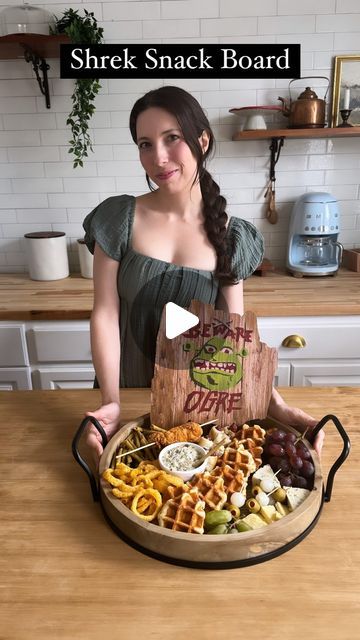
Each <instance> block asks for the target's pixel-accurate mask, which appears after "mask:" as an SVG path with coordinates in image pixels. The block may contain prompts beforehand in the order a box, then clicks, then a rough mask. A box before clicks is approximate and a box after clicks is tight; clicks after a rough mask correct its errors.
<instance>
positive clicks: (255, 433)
mask: <svg viewBox="0 0 360 640" xmlns="http://www.w3.org/2000/svg"><path fill="white" fill-rule="evenodd" d="M265 435H266V431H265V429H263V428H262V427H260V425H259V424H251V425H250V424H243V426H242V427H240V429H239V431H237V432H236V434H235V437H236V438H238V439H239V440H245V439H246V438H251V439H252V440H254V442H255V443H256V445H257V446H258V447H261V446H262V445H263V444H264V442H265Z"/></svg>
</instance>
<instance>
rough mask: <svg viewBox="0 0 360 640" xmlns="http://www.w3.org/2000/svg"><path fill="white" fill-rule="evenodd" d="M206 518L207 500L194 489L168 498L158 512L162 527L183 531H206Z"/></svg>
mask: <svg viewBox="0 0 360 640" xmlns="http://www.w3.org/2000/svg"><path fill="white" fill-rule="evenodd" d="M204 520H205V502H204V501H203V500H201V499H200V496H199V493H198V491H194V490H192V491H190V492H189V493H183V494H182V495H180V496H178V497H177V498H172V499H170V500H168V501H167V502H165V504H164V505H163V506H162V508H161V510H160V511H159V513H158V522H159V525H160V526H161V527H164V528H165V529H172V530H173V531H181V532H182V533H200V534H201V533H204Z"/></svg>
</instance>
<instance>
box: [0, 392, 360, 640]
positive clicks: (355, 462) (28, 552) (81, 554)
mask: <svg viewBox="0 0 360 640" xmlns="http://www.w3.org/2000/svg"><path fill="white" fill-rule="evenodd" d="M281 393H282V395H283V396H284V397H285V399H287V401H288V402H289V403H291V404H294V405H298V406H300V407H302V408H303V409H304V410H306V411H309V412H311V413H313V415H315V416H316V417H317V418H320V417H322V416H323V415H324V414H327V413H331V412H332V413H335V414H336V415H337V416H338V417H339V419H340V420H341V422H342V423H343V425H344V427H345V428H346V430H347V432H348V434H349V436H350V438H351V440H352V452H351V454H350V457H349V458H348V459H347V461H346V462H345V464H344V465H343V466H342V467H341V468H340V470H339V471H338V473H337V474H336V476H335V481H334V488H333V495H332V498H331V501H330V502H329V503H327V504H325V505H324V507H323V511H322V514H321V516H320V520H319V522H318V523H317V524H316V526H315V528H314V529H313V531H312V532H311V534H310V535H309V536H308V537H306V538H305V539H304V540H303V541H302V542H301V543H300V544H299V545H297V546H296V547H294V549H292V550H291V551H289V552H287V553H285V554H284V555H282V556H280V557H278V558H276V559H274V560H271V561H270V562H265V563H263V564H259V565H254V566H252V567H247V568H241V569H231V570H226V571H221V570H217V571H210V570H199V569H189V568H184V567H176V566H172V565H170V564H166V563H163V562H159V561H157V560H154V559H152V558H149V557H147V556H145V555H142V554H141V553H139V552H138V551H135V550H134V549H133V548H131V547H129V546H127V545H126V544H125V543H124V542H122V541H121V540H120V539H119V538H118V537H117V536H116V535H115V533H114V532H113V531H112V530H111V529H110V527H109V526H108V525H107V524H106V522H105V520H104V519H103V516H102V513H101V510H100V507H99V505H98V504H95V503H93V502H92V498H91V493H90V486H89V484H88V480H87V477H86V476H85V474H84V472H83V471H82V469H81V468H80V467H79V466H78V465H77V464H76V463H75V461H74V460H73V458H72V456H71V450H70V445H71V440H72V436H73V434H74V432H75V430H76V428H77V427H78V424H79V422H80V420H81V418H82V414H83V411H84V410H86V409H94V408H95V407H96V406H97V404H98V401H99V395H98V391H96V390H76V391H11V392H5V391H3V392H1V393H0V402H1V418H2V419H1V430H2V439H1V449H0V460H1V470H2V471H1V485H0V487H1V489H0V491H1V502H0V505H1V506H0V511H1V516H0V517H1V528H0V543H1V547H0V548H1V554H0V574H1V579H0V583H1V596H0V601H1V605H0V619H1V631H0V636H1V638H4V639H6V640H29V639H31V640H33V639H34V640H35V639H36V640H49V639H50V638H51V639H54V640H63V639H64V640H65V639H66V640H79V639H81V640H100V639H104V638H105V639H106V638H110V637H114V638H123V639H124V640H125V639H126V640H135V639H136V640H137V639H138V638H144V639H146V640H155V639H156V640H165V639H166V640H168V639H169V638H172V639H174V640H184V638H189V640H219V639H221V640H225V639H227V638H229V637H231V638H241V637H243V636H244V637H247V638H251V640H260V639H261V640H263V639H264V638H266V639H267V640H275V639H276V640H277V639H278V638H286V639H287V640H302V639H303V638H304V637H307V638H309V639H310V640H350V639H351V640H353V638H354V637H355V636H356V628H358V625H359V622H360V605H359V603H360V598H359V595H360V593H359V569H360V567H359V556H360V545H359V530H360V508H359V495H358V481H357V478H358V473H359V465H360V460H359V425H360V389H355V388H353V389H351V388H348V387H341V388H329V387H326V388H323V389H322V388H313V389H311V388H287V389H282V390H281ZM121 397H122V417H123V420H124V421H128V420H130V419H131V418H135V417H137V416H139V415H141V414H143V413H146V412H147V411H148V409H149V400H150V392H149V390H147V389H145V390H143V389H126V390H122V392H121ZM341 448H342V441H341V439H340V436H339V435H338V434H337V432H336V430H335V427H334V426H333V425H328V427H327V431H326V444H325V451H324V455H323V469H324V476H325V477H326V471H327V470H328V468H329V466H331V464H332V463H333V461H334V460H335V459H336V458H337V456H338V454H339V453H340V450H341ZM239 535H241V534H239Z"/></svg>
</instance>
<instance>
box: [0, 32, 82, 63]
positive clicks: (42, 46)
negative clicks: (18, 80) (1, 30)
mask: <svg viewBox="0 0 360 640" xmlns="http://www.w3.org/2000/svg"><path fill="white" fill-rule="evenodd" d="M61 44H70V39H69V38H68V36H66V35H62V34H61V35H58V36H45V35H41V34H38V33H12V34H10V35H8V36H1V37H0V60H13V59H16V58H25V51H26V49H31V51H33V52H34V53H36V54H37V55H38V56H39V58H59V57H60V45H61Z"/></svg>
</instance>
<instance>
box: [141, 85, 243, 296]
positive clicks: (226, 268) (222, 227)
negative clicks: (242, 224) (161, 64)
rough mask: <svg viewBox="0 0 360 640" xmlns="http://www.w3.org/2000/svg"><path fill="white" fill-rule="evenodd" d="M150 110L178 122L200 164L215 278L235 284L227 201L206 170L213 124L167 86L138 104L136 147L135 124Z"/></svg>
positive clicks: (184, 95) (185, 95)
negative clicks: (204, 141) (204, 137)
mask: <svg viewBox="0 0 360 640" xmlns="http://www.w3.org/2000/svg"><path fill="white" fill-rule="evenodd" d="M150 107H158V108H160V109H164V110H165V111H167V112H168V113H171V114H172V115H173V116H175V118H176V119H177V121H178V123H179V126H180V129H181V131H182V134H183V136H184V139H185V141H186V143H187V144H188V146H189V148H190V150H191V151H192V154H193V156H194V158H195V159H196V162H197V172H196V176H195V179H194V182H193V185H194V184H195V183H196V181H197V180H199V181H200V188H201V194H202V198H203V202H204V217H205V222H204V228H205V231H206V233H207V237H208V239H209V241H210V242H211V244H212V245H213V247H214V248H215V250H216V255H217V263H216V270H215V276H216V277H217V278H218V279H219V280H221V281H222V282H223V283H224V284H225V283H227V284H233V283H234V281H235V278H234V275H233V273H232V272H231V254H232V247H231V246H230V245H229V241H228V238H227V233H226V223H227V219H228V216H227V213H226V211H225V208H226V200H225V198H224V197H223V196H222V195H220V188H219V186H218V185H217V184H216V182H215V180H213V178H212V177H211V175H210V173H209V172H208V171H207V169H206V161H207V159H208V158H209V157H210V156H211V155H212V153H213V151H214V149H215V140H214V134H213V132H212V130H211V127H210V123H209V121H208V119H207V117H206V115H205V113H204V111H203V110H202V108H201V106H200V104H199V103H198V101H197V100H196V99H195V98H194V97H193V96H192V95H191V94H190V93H188V92H187V91H184V89H180V87H172V86H165V87H160V88H159V89H154V90H152V91H149V92H148V93H146V94H145V95H144V96H143V97H142V98H139V100H137V101H136V102H135V104H134V106H133V108H132V111H131V113H130V122H129V126H130V131H131V135H132V138H133V140H134V142H135V144H136V143H137V135H136V122H137V119H138V116H139V115H140V113H142V112H143V111H145V110H146V109H149V108H150ZM203 131H207V133H208V134H209V146H208V148H207V150H206V152H205V153H203V149H202V147H201V145H200V143H199V138H200V136H201V134H202V133H203ZM146 180H147V183H148V185H149V189H150V190H151V191H154V187H153V186H152V185H151V182H150V179H149V176H148V175H147V174H146Z"/></svg>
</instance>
